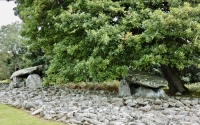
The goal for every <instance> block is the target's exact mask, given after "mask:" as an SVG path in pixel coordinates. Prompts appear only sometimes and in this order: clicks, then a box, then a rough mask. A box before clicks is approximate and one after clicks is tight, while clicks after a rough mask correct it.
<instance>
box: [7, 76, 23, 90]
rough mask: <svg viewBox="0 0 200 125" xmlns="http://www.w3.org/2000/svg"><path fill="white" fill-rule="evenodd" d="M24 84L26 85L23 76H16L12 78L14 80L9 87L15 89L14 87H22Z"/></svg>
mask: <svg viewBox="0 0 200 125" xmlns="http://www.w3.org/2000/svg"><path fill="white" fill-rule="evenodd" d="M23 86H24V82H23V79H22V78H21V77H16V76H15V77H13V78H12V82H11V83H10V85H9V88H10V89H13V88H20V87H23Z"/></svg>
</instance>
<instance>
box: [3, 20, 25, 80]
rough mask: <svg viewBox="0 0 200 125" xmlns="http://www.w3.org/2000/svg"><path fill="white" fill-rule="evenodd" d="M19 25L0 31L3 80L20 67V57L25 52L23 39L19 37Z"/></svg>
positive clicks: (16, 23)
mask: <svg viewBox="0 0 200 125" xmlns="http://www.w3.org/2000/svg"><path fill="white" fill-rule="evenodd" d="M20 29H21V24H20V23H19V22H15V23H12V24H8V25H6V26H2V27H1V29H0V51H1V52H0V56H1V61H0V62H1V67H2V68H1V72H2V75H4V77H3V78H9V76H10V74H11V73H13V72H14V71H16V70H17V69H20V68H21V67H22V55H23V54H24V53H25V52H26V47H25V46H24V44H23V42H22V41H23V38H22V37H21V36H20V33H19V32H20Z"/></svg>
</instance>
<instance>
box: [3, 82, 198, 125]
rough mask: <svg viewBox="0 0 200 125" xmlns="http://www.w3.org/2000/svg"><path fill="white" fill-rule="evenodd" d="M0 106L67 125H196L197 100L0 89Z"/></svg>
mask: <svg viewBox="0 0 200 125" xmlns="http://www.w3.org/2000/svg"><path fill="white" fill-rule="evenodd" d="M0 103H2V104H8V105H11V106H13V107H16V108H19V109H25V110H27V111H28V112H30V114H32V115H39V116H41V117H42V118H44V119H48V120H55V121H60V122H63V123H66V124H69V125H90V124H93V125H200V99H198V98H193V99H192V98H186V97H185V98H181V97H167V98H165V99H151V98H142V97H135V96H130V97H123V98H120V97H119V96H118V95H117V93H109V92H104V91H89V90H72V89H67V88H56V87H52V86H51V87H44V88H38V89H34V90H33V89H28V88H14V89H13V90H9V89H8V88H4V87H1V88H0Z"/></svg>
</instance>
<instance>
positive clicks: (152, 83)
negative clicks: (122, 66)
mask: <svg viewBox="0 0 200 125" xmlns="http://www.w3.org/2000/svg"><path fill="white" fill-rule="evenodd" d="M125 80H126V81H127V82H128V83H129V84H137V85H141V86H146V87H150V88H162V87H166V86H167V84H168V82H167V80H165V79H164V78H162V77H158V76H154V75H152V74H150V73H147V72H142V71H129V73H128V74H127V76H126V77H125Z"/></svg>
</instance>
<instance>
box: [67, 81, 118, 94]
mask: <svg viewBox="0 0 200 125" xmlns="http://www.w3.org/2000/svg"><path fill="white" fill-rule="evenodd" d="M118 85H119V82H118V81H110V82H103V83H93V82H80V83H67V84H66V87H67V88H69V89H84V90H104V91H109V92H118Z"/></svg>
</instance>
